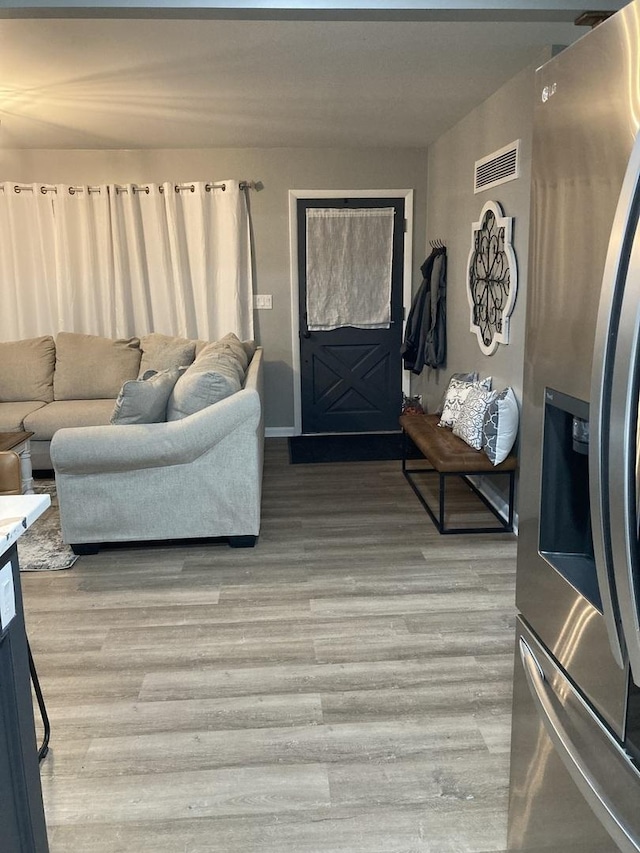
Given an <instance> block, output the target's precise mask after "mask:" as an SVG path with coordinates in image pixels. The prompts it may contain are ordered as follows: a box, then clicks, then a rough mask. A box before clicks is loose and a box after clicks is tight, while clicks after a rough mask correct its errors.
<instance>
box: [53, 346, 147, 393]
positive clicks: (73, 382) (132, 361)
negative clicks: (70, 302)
mask: <svg viewBox="0 0 640 853" xmlns="http://www.w3.org/2000/svg"><path fill="white" fill-rule="evenodd" d="M140 356H141V352H140V341H139V339H138V338H128V339H126V340H123V339H119V340H113V339H111V338H101V337H99V336H98V335H80V334H76V333H75V332H60V334H59V335H58V337H57V338H56V370H55V375H54V379H53V391H54V397H55V399H56V400H109V399H111V400H115V399H116V397H117V396H118V394H119V393H120V389H121V388H122V385H123V384H124V383H125V382H126V381H127V379H135V378H136V377H137V375H138V370H139V368H140Z"/></svg>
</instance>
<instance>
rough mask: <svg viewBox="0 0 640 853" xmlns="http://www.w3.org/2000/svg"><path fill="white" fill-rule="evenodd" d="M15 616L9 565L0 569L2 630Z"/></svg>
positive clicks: (11, 576) (14, 597)
mask: <svg viewBox="0 0 640 853" xmlns="http://www.w3.org/2000/svg"><path fill="white" fill-rule="evenodd" d="M15 615H16V596H15V590H14V588H13V571H12V569H11V563H7V564H6V565H4V566H3V567H2V568H1V569H0V625H2V630H3V631H4V629H5V628H7V627H8V625H9V623H10V622H11V620H12V619H13V618H14V617H15Z"/></svg>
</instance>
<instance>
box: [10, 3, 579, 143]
mask: <svg viewBox="0 0 640 853" xmlns="http://www.w3.org/2000/svg"><path fill="white" fill-rule="evenodd" d="M552 5H553V4H552ZM575 14H576V15H577V12H576V13H575ZM476 17H477V16H476ZM489 17H490V16H489ZM496 17H497V16H496ZM537 17H538V19H536V20H501V19H496V20H490V19H488V18H487V17H484V18H483V19H481V20H473V21H471V20H463V19H461V18H460V16H458V17H457V18H456V19H455V20H397V19H394V20H327V19H321V20H318V19H315V20H313V19H312V20H309V19H307V20H291V19H281V20H269V19H267V20H265V19H262V20H252V19H247V18H244V19H242V20H237V19H236V20H233V19H229V18H226V19H212V18H204V19H203V18H200V19H191V20H189V19H175V18H174V19H164V20H158V19H150V18H125V19H118V18H82V17H80V18H78V17H72V18H62V17H61V18H50V17H47V18H6V19H2V20H0V147H4V148H19V149H23V148H72V149H73V148H99V149H105V148H204V147H206V148H208V147H223V148H227V147H242V148H245V147H260V148H263V147H298V146H304V147H362V146H376V147H377V146H387V147H398V146H400V147H419V148H422V147H425V146H427V145H428V144H430V143H431V142H432V141H433V140H434V139H436V138H438V137H439V136H440V135H441V134H442V133H443V132H444V131H445V130H446V129H447V128H449V127H451V126H452V125H454V124H455V123H456V122H457V121H458V120H459V119H460V118H462V117H463V116H464V115H466V114H467V113H468V112H469V111H470V110H471V109H473V107H474V106H476V105H477V104H479V103H481V102H482V101H483V100H485V99H486V98H487V97H488V96H489V95H490V94H491V93H492V92H494V91H495V90H496V89H498V88H499V87H500V86H501V85H502V84H503V83H504V82H505V81H507V80H508V79H510V78H511V77H512V76H513V75H514V74H516V73H517V72H518V71H519V70H520V69H522V68H524V67H525V66H526V65H527V64H529V63H530V62H533V61H535V60H536V59H537V58H538V57H539V56H540V54H541V51H542V49H543V48H544V47H545V46H548V45H551V44H568V43H570V42H572V41H574V40H575V39H576V38H578V37H579V36H581V35H583V34H584V33H585V32H586V30H585V29H584V28H583V27H576V26H575V25H574V24H573V23H572V19H573V17H575V15H573V16H572V18H571V20H569V21H567V20H566V19H565V20H564V21H562V20H547V21H545V20H541V19H540V18H541V17H543V16H540V15H538V16H537ZM548 17H551V15H549V16H548Z"/></svg>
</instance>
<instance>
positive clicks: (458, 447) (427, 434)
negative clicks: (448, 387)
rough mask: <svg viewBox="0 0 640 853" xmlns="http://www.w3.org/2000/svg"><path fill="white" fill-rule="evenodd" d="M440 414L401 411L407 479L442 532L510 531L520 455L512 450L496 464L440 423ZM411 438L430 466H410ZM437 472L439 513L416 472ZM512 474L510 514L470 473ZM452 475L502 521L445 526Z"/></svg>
mask: <svg viewBox="0 0 640 853" xmlns="http://www.w3.org/2000/svg"><path fill="white" fill-rule="evenodd" d="M439 420H440V416H439V415H401V416H400V426H401V427H402V473H403V474H404V476H405V477H406V479H407V480H408V482H409V484H410V486H411V488H412V489H413V491H414V492H415V493H416V495H417V496H418V498H419V499H420V502H421V503H422V505H423V506H424V508H425V509H426V511H427V512H428V513H429V517H430V518H431V520H432V521H433V523H434V524H435V526H436V527H437V528H438V532H439V533H511V532H512V531H513V496H514V489H515V472H516V468H517V466H518V459H517V456H515V454H513V453H512V454H510V455H509V456H508V457H507V458H506V459H505V460H504V462H501V463H500V465H493V464H492V463H491V461H490V460H489V458H488V457H487V455H486V454H485V453H484V452H483V451H481V450H474V449H473V448H472V447H469V445H468V444H467V443H466V442H464V441H463V440H462V439H461V438H458V436H457V435H454V434H453V432H452V431H451V430H450V429H448V428H447V427H439V426H438V422H439ZM408 438H409V439H411V441H412V442H413V444H414V445H415V447H416V448H417V449H418V450H419V451H420V453H421V454H422V456H423V457H424V458H425V459H426V460H427V462H429V464H430V465H431V468H409V467H407V451H408V442H407V439H408ZM424 472H434V473H437V474H438V478H439V494H438V498H439V499H438V514H437V515H436V513H435V512H434V511H433V509H432V508H431V507H430V506H429V504H428V502H427V500H426V498H425V496H424V495H423V493H422V492H421V491H420V489H419V488H418V486H417V484H416V482H415V479H414V477H413V476H412V475H413V474H418V473H424ZM478 474H482V475H483V476H487V475H488V476H496V475H498V474H502V475H505V474H506V475H507V476H508V477H509V504H508V514H507V518H506V519H505V518H503V516H502V515H501V514H500V513H499V512H498V510H497V509H496V508H495V507H494V506H493V505H492V504H491V503H490V502H489V501H488V500H487V498H486V497H485V496H484V495H483V494H482V492H480V490H479V489H478V488H477V487H476V486H475V485H474V484H473V483H472V482H471V480H470V479H469V477H470V476H474V475H478ZM449 477H460V478H462V479H463V480H464V481H465V482H466V484H467V485H468V486H469V488H470V489H471V490H472V491H473V492H474V493H475V494H476V495H477V497H478V498H479V499H480V500H481V501H482V503H483V504H484V505H485V506H486V507H487V509H489V510H490V511H491V513H492V514H493V515H494V516H495V517H496V518H497V519H498V521H499V522H500V524H499V526H494V527H446V526H445V509H446V506H445V504H446V481H447V478H449Z"/></svg>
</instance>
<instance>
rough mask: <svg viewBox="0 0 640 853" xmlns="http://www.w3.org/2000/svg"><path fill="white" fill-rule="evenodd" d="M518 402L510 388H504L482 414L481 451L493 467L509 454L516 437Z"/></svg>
mask: <svg viewBox="0 0 640 853" xmlns="http://www.w3.org/2000/svg"><path fill="white" fill-rule="evenodd" d="M518 422H519V413H518V402H517V400H516V396H515V394H514V393H513V389H512V388H505V389H504V391H501V392H500V393H499V394H498V395H497V397H496V399H495V400H494V401H493V402H491V403H490V404H489V405H488V407H487V410H486V412H485V413H484V423H483V425H482V449H483V450H484V452H485V453H486V454H487V456H488V457H489V459H490V460H491V462H492V463H493V464H494V465H499V464H500V463H501V462H504V460H505V459H506V458H507V456H508V455H509V454H510V453H511V448H512V447H513V445H514V442H515V440H516V436H517V435H518Z"/></svg>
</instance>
